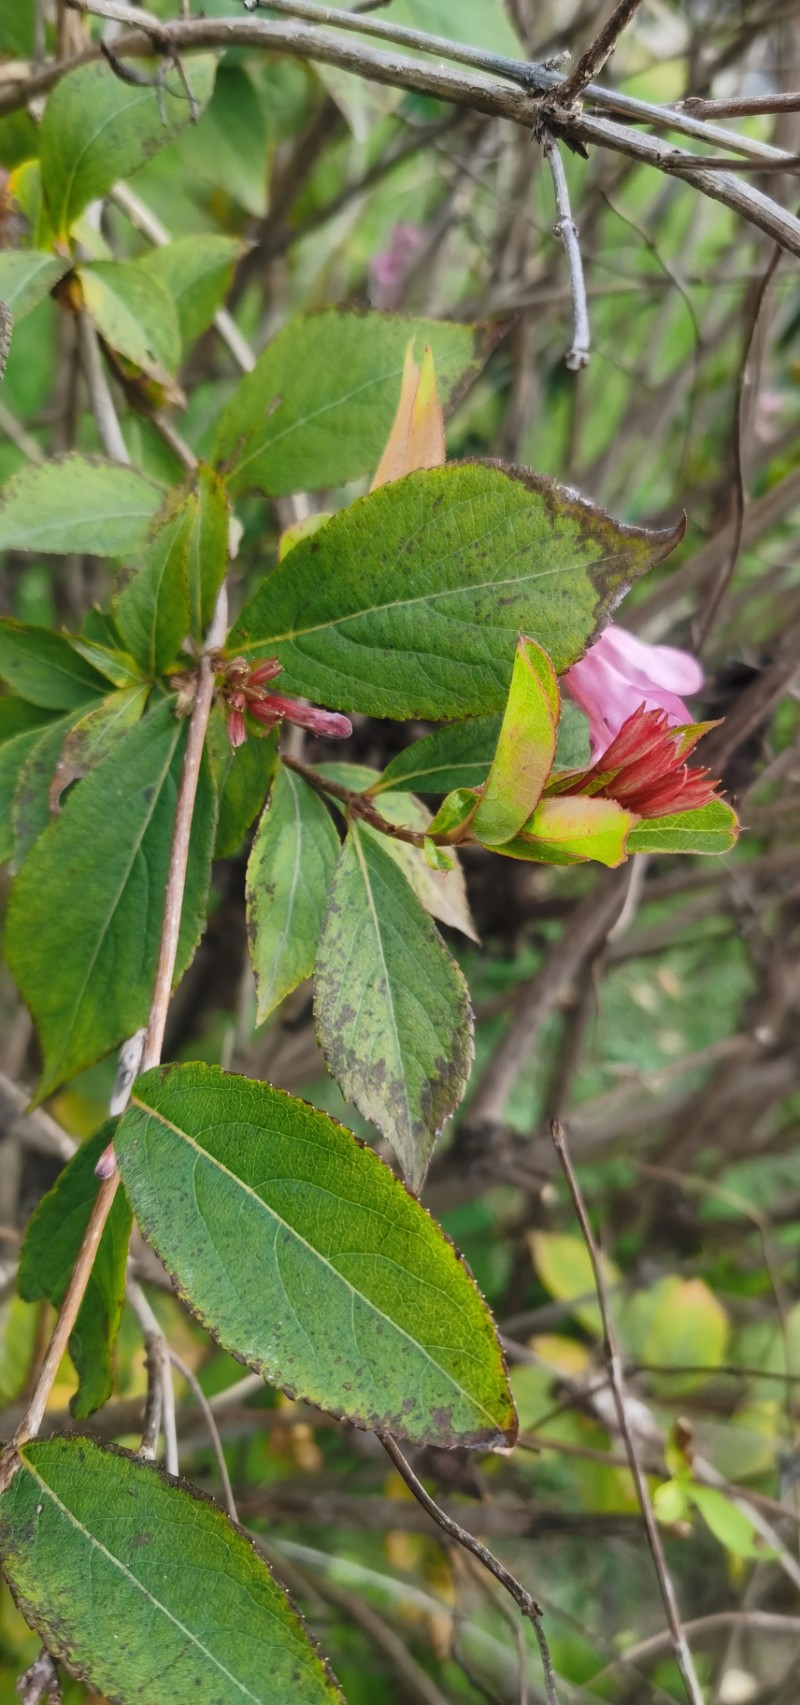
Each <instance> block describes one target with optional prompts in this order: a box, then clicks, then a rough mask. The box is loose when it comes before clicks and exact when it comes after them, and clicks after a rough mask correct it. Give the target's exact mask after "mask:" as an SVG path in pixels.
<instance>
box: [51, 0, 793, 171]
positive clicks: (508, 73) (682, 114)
mask: <svg viewBox="0 0 800 1705" xmlns="http://www.w3.org/2000/svg"><path fill="white" fill-rule="evenodd" d="M73 3H74V0H73ZM108 5H109V0H93V3H92V6H91V9H92V10H93V11H95V10H96V11H98V12H99V11H101V9H102V11H103V13H104V15H108V14H107V7H108ZM87 9H88V0H87ZM118 10H119V11H121V10H122V8H121V7H116V6H115V15H116V12H117V11H118ZM270 10H271V11H273V12H281V13H282V14H283V15H284V16H285V17H290V18H298V19H302V20H305V21H306V22H307V23H309V24H327V25H328V26H329V27H331V28H333V29H337V30H348V31H350V30H355V31H357V32H358V34H359V35H367V36H374V37H376V38H377V39H378V40H380V41H387V42H396V43H397V45H398V46H399V47H410V48H412V49H414V50H415V51H416V52H417V53H430V54H434V55H435V57H436V58H437V59H449V60H451V61H452V62H453V63H454V64H456V65H467V66H469V67H470V69H471V70H474V71H484V72H487V73H488V74H489V75H490V76H495V77H507V78H509V79H510V80H511V81H512V82H514V83H518V84H520V85H521V86H522V88H524V89H528V90H530V91H532V92H533V93H534V94H536V95H539V96H542V95H543V96H545V97H550V98H551V100H553V101H554V104H557V105H558V106H562V105H563V94H562V91H563V89H564V85H565V84H566V83H567V82H568V81H569V79H568V78H567V77H566V76H564V75H562V74H561V73H560V72H559V71H558V69H557V68H556V67H555V66H554V65H553V64H552V63H551V62H548V63H547V64H542V63H539V62H535V61H531V60H524V59H509V58H508V57H507V56H506V55H504V54H498V53H489V52H486V51H485V50H484V49H481V48H477V47H471V46H469V45H468V44H467V43H466V42H456V41H452V40H450V38H449V37H446V36H436V35H429V34H428V33H427V32H426V31H425V30H417V29H412V28H410V27H409V26H407V25H404V24H397V23H394V22H387V21H385V20H383V19H381V18H375V19H374V20H367V21H365V20H364V19H363V18H357V16H356V14H357V13H358V10H359V9H358V7H356V6H354V7H352V8H351V10H350V11H342V10H341V9H340V8H338V9H337V8H336V7H333V6H318V5H316V4H315V0H272V4H271V6H270ZM576 69H577V67H576ZM582 94H583V98H584V100H585V101H588V102H590V103H591V105H592V106H594V107H598V108H599V109H600V110H601V111H604V112H613V113H618V114H619V115H620V116H621V117H622V118H627V119H629V120H630V121H631V123H633V124H659V125H662V126H663V127H664V128H666V129H667V130H674V131H677V132H678V133H679V134H681V135H684V136H694V137H697V138H698V140H700V141H703V142H706V143H709V144H717V145H718V146H722V147H724V148H730V149H732V150H733V151H735V152H741V153H743V154H749V155H751V157H752V158H756V157H758V158H760V159H762V160H766V159H775V160H777V159H781V158H783V159H786V158H787V157H788V156H787V153H786V150H785V149H782V148H775V147H774V146H773V145H772V144H771V143H769V142H762V141H761V139H760V138H759V137H751V136H739V135H737V134H736V132H734V131H729V130H725V129H723V127H722V126H721V125H715V124H705V123H703V122H702V120H701V119H699V118H698V117H696V116H694V115H693V112H690V111H689V110H686V111H684V110H683V107H682V105H681V103H680V102H678V103H676V105H675V106H673V107H661V106H657V105H656V104H655V103H654V102H652V101H644V100H641V99H640V98H639V97H638V96H636V95H628V94H626V93H624V92H623V91H622V90H621V89H605V88H602V87H601V86H600V85H599V84H598V83H589V84H587V85H586V87H585V88H584V89H583V90H582ZM690 104H691V103H690V102H689V101H686V102H685V103H683V105H684V106H685V108H686V109H689V107H690Z"/></svg>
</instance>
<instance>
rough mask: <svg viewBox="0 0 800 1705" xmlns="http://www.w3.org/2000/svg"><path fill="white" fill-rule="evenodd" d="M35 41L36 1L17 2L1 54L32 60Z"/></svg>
mask: <svg viewBox="0 0 800 1705" xmlns="http://www.w3.org/2000/svg"><path fill="white" fill-rule="evenodd" d="M35 41H36V0H15V4H14V5H13V6H9V7H8V9H7V10H6V11H5V12H4V14H3V16H2V18H0V53H11V54H16V55H17V56H18V57H19V58H20V59H32V58H33V54H34V43H35ZM0 296H2V291H1V290H0Z"/></svg>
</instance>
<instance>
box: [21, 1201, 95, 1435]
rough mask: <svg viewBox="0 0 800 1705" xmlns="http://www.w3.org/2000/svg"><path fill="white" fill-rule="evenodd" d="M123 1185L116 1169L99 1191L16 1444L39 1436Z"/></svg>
mask: <svg viewBox="0 0 800 1705" xmlns="http://www.w3.org/2000/svg"><path fill="white" fill-rule="evenodd" d="M118 1188H119V1173H118V1172H117V1171H116V1170H115V1171H114V1172H113V1173H112V1175H111V1177H110V1178H104V1179H103V1181H102V1183H101V1185H100V1188H99V1190H98V1192H97V1197H96V1199H95V1204H94V1207H93V1208H92V1212H91V1216H90V1219H89V1224H88V1225H87V1227H86V1230H85V1232H84V1235H83V1242H82V1244H81V1246H80V1249H79V1250H78V1259H77V1261H76V1262H75V1266H74V1267H73V1269H72V1277H71V1278H70V1281H69V1285H68V1287H67V1294H66V1296H65V1297H64V1301H63V1302H62V1304H61V1310H60V1313H59V1316H58V1320H57V1321H56V1325H55V1331H54V1333H53V1336H52V1338H51V1339H50V1343H49V1344H48V1347H47V1352H46V1355H45V1358H44V1361H43V1362H42V1365H41V1368H40V1370H39V1378H38V1379H37V1381H36V1386H35V1389H34V1391H33V1395H32V1396H31V1399H30V1402H29V1403H28V1406H27V1408H26V1410H25V1413H24V1415H23V1417H22V1420H21V1421H20V1424H19V1426H18V1427H17V1430H16V1432H15V1434H14V1437H13V1439H12V1441H11V1442H12V1446H15V1445H21V1444H24V1443H25V1440H26V1439H35V1437H36V1434H37V1433H38V1431H39V1428H40V1427H41V1424H42V1421H43V1420H44V1412H45V1409H46V1407H47V1399H48V1397H49V1396H50V1392H51V1390H52V1388H53V1384H54V1382H55V1377H56V1374H57V1373H58V1370H59V1367H60V1365H61V1359H62V1357H63V1355H64V1353H65V1351H66V1348H67V1344H68V1343H69V1339H70V1335H71V1333H72V1328H73V1326H74V1325H75V1321H76V1320H77V1317H78V1310H79V1308H80V1306H81V1303H82V1302H83V1298H84V1295H85V1292H86V1286H87V1285H88V1283H89V1275H90V1273H91V1271H92V1267H93V1265H94V1258H95V1255H96V1254H97V1249H98V1245H99V1243H100V1239H101V1237H102V1235H103V1230H104V1228H105V1223H106V1220H107V1219H108V1216H109V1214H110V1212H111V1208H112V1204H113V1201H114V1197H115V1196H116V1194H117V1190H118Z"/></svg>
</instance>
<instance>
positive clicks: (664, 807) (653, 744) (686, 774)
mask: <svg viewBox="0 0 800 1705" xmlns="http://www.w3.org/2000/svg"><path fill="white" fill-rule="evenodd" d="M708 726H709V725H708V724H706V726H705V727H698V728H696V729H694V730H692V731H689V730H685V729H684V730H681V729H680V728H674V727H672V726H670V719H669V715H668V713H667V712H665V711H661V710H647V708H646V706H645V705H644V704H641V705H640V706H639V709H638V710H637V711H635V712H634V714H633V716H629V717H628V718H627V720H626V721H625V722H623V724H622V727H621V728H620V730H619V733H618V734H617V735H615V737H614V739H613V740H612V742H611V745H610V746H608V747H607V748H606V750H605V752H601V754H600V757H599V758H598V759H597V762H596V763H595V764H593V765H592V768H591V769H590V770H578V771H576V772H575V773H574V774H573V775H571V776H570V777H569V778H567V777H566V776H563V775H562V776H558V777H557V778H555V779H556V786H555V787H554V788H553V790H552V791H553V792H557V793H572V794H575V793H583V794H590V795H594V796H595V797H596V798H597V797H600V798H603V799H615V800H616V801H617V804H618V805H622V806H624V808H625V810H626V811H632V812H634V813H635V815H636V816H637V817H668V816H670V815H671V814H672V813H673V812H675V811H695V810H696V809H697V807H698V806H700V805H707V804H708V803H709V800H711V799H715V798H716V787H717V783H716V782H715V781H712V780H711V779H710V777H709V772H708V770H699V769H690V768H689V766H688V764H687V763H686V762H685V759H686V756H687V754H688V753H689V752H691V751H692V749H693V747H694V746H695V745H696V744H697V741H698V740H699V739H701V737H702V735H703V734H704V733H705V732H706V728H707V727H708Z"/></svg>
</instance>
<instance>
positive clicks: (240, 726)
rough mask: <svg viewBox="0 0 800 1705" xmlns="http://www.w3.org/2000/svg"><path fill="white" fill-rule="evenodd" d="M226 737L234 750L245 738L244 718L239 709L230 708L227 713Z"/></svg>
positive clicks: (242, 743)
mask: <svg viewBox="0 0 800 1705" xmlns="http://www.w3.org/2000/svg"><path fill="white" fill-rule="evenodd" d="M228 739H229V740H230V743H231V746H232V747H233V750H234V752H235V751H236V748H237V746H243V745H244V743H245V740H246V739H247V729H246V727H245V720H244V717H243V716H242V713H241V711H240V710H231V711H229V713H228Z"/></svg>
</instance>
